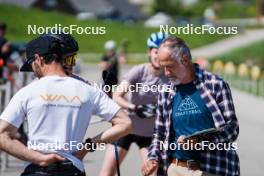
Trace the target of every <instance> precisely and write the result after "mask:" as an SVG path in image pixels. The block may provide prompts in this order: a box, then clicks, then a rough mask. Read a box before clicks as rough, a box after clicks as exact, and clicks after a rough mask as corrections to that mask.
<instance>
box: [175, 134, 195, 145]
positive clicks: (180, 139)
mask: <svg viewBox="0 0 264 176" xmlns="http://www.w3.org/2000/svg"><path fill="white" fill-rule="evenodd" d="M198 142H200V139H199V138H198V137H191V138H188V139H186V136H184V135H181V136H180V137H178V139H177V143H178V144H180V145H182V144H184V143H190V144H196V143H198Z"/></svg>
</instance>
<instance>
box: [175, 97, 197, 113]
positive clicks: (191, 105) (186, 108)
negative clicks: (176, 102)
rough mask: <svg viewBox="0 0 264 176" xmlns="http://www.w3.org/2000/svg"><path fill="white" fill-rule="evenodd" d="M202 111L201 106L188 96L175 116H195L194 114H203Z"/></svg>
mask: <svg viewBox="0 0 264 176" xmlns="http://www.w3.org/2000/svg"><path fill="white" fill-rule="evenodd" d="M201 113H202V112H201V110H200V109H199V106H198V105H197V104H196V103H195V101H193V99H192V98H191V97H190V96H186V97H185V98H184V99H183V100H182V101H181V104H180V106H179V107H178V109H177V111H176V113H175V115H176V116H183V115H193V114H201Z"/></svg>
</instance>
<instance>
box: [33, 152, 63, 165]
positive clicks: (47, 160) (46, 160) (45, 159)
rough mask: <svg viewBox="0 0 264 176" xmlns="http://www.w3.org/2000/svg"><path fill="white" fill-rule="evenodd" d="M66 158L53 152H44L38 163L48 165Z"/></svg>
mask: <svg viewBox="0 0 264 176" xmlns="http://www.w3.org/2000/svg"><path fill="white" fill-rule="evenodd" d="M64 160H65V158H63V157H61V156H60V155H58V154H55V153H52V154H42V156H41V157H40V160H39V162H38V163H37V164H38V165H40V166H48V165H50V164H52V163H55V162H57V161H64Z"/></svg>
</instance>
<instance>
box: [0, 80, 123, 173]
mask: <svg viewBox="0 0 264 176" xmlns="http://www.w3.org/2000/svg"><path fill="white" fill-rule="evenodd" d="M119 109H120V107H119V106H118V105H117V104H116V103H115V102H113V101H112V100H111V99H110V98H108V96H107V95H106V94H105V93H104V92H102V91H101V90H99V89H96V88H94V87H92V86H89V85H87V84H86V83H84V82H82V81H79V80H76V79H74V78H71V77H60V76H46V77H43V78H41V79H40V80H38V81H35V82H33V83H31V84H29V85H28V86H26V87H24V88H22V89H21V90H19V91H18V92H17V93H16V94H15V95H14V97H13V98H12V99H11V101H10V103H9V104H8V106H7V107H6V109H5V110H4V112H3V113H2V114H1V116H0V119H2V120H5V121H7V122H9V123H10V124H12V125H14V126H16V127H19V126H20V125H21V124H22V122H23V121H24V120H25V117H26V118H27V122H28V138H29V141H28V144H30V146H28V147H31V148H32V147H37V148H35V149H36V150H42V151H46V152H58V153H59V154H61V155H63V156H64V157H66V158H68V159H69V160H71V161H72V162H73V164H74V165H75V166H76V167H77V168H79V169H80V170H82V171H84V167H83V164H82V162H81V161H80V160H78V159H77V158H76V157H74V156H72V155H71V154H72V153H73V152H76V151H77V146H76V147H74V145H76V144H77V143H82V142H83V138H84V136H85V133H86V130H87V127H88V125H89V122H90V119H91V116H92V115H98V116H100V117H102V118H104V119H105V120H107V121H109V120H111V119H112V117H113V116H114V115H115V114H116V113H117V111H118V110H119ZM70 144H73V145H71V146H70ZM60 147H61V148H60ZM70 147H71V148H70ZM65 148H66V149H67V150H65ZM33 149H34V148H33Z"/></svg>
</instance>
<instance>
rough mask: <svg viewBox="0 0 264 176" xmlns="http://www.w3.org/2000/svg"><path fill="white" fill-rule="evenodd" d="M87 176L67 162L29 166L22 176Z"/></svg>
mask: <svg viewBox="0 0 264 176" xmlns="http://www.w3.org/2000/svg"><path fill="white" fill-rule="evenodd" d="M73 175H76V176H85V173H84V172H81V171H80V170H79V169H77V168H76V167H75V166H74V165H73V164H72V162H71V161H69V160H65V161H60V162H56V163H53V164H50V165H49V166H47V167H42V166H39V165H36V164H30V165H28V166H27V167H26V168H25V170H24V172H23V173H22V174H21V176H73Z"/></svg>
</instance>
